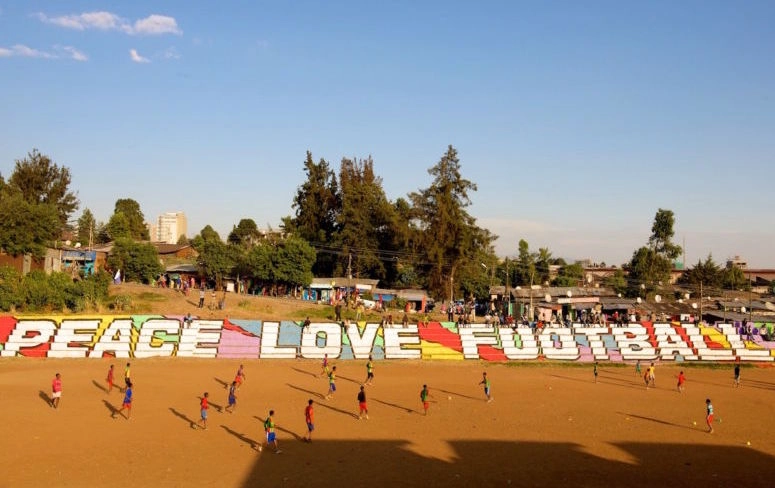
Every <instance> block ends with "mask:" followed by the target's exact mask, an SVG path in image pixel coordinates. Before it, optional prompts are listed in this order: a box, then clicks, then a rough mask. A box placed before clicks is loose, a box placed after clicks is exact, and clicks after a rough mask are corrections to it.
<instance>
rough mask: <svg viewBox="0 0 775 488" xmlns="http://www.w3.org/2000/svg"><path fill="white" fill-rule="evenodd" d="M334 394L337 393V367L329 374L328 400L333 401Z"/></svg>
mask: <svg viewBox="0 0 775 488" xmlns="http://www.w3.org/2000/svg"><path fill="white" fill-rule="evenodd" d="M334 393H336V366H334V367H332V368H331V371H329V373H328V394H327V395H326V400H329V399H333V398H334Z"/></svg>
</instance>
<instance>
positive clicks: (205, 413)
mask: <svg viewBox="0 0 775 488" xmlns="http://www.w3.org/2000/svg"><path fill="white" fill-rule="evenodd" d="M202 420H207V410H205V409H204V408H203V409H202Z"/></svg>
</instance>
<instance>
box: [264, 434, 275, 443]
mask: <svg viewBox="0 0 775 488" xmlns="http://www.w3.org/2000/svg"><path fill="white" fill-rule="evenodd" d="M275 437H276V436H275V433H274V432H267V433H266V442H274V439H275Z"/></svg>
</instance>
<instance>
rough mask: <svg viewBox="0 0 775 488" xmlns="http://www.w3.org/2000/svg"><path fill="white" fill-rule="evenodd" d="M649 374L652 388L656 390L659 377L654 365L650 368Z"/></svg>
mask: <svg viewBox="0 0 775 488" xmlns="http://www.w3.org/2000/svg"><path fill="white" fill-rule="evenodd" d="M648 372H649V383H651V386H653V387H654V388H656V387H657V377H656V369H655V368H654V363H651V366H649V369H648Z"/></svg>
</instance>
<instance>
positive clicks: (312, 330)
mask: <svg viewBox="0 0 775 488" xmlns="http://www.w3.org/2000/svg"><path fill="white" fill-rule="evenodd" d="M319 334H323V338H324V340H325V342H324V344H323V346H322V347H319V346H318V344H317V342H318V335H319ZM326 354H328V357H329V358H331V359H333V358H338V357H339V356H340V355H341V354H342V327H341V326H340V325H339V324H331V323H322V324H310V326H309V327H307V329H306V330H305V331H304V333H303V334H302V335H301V356H302V357H305V358H315V359H319V358H322V357H323V356H325V355H326Z"/></svg>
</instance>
